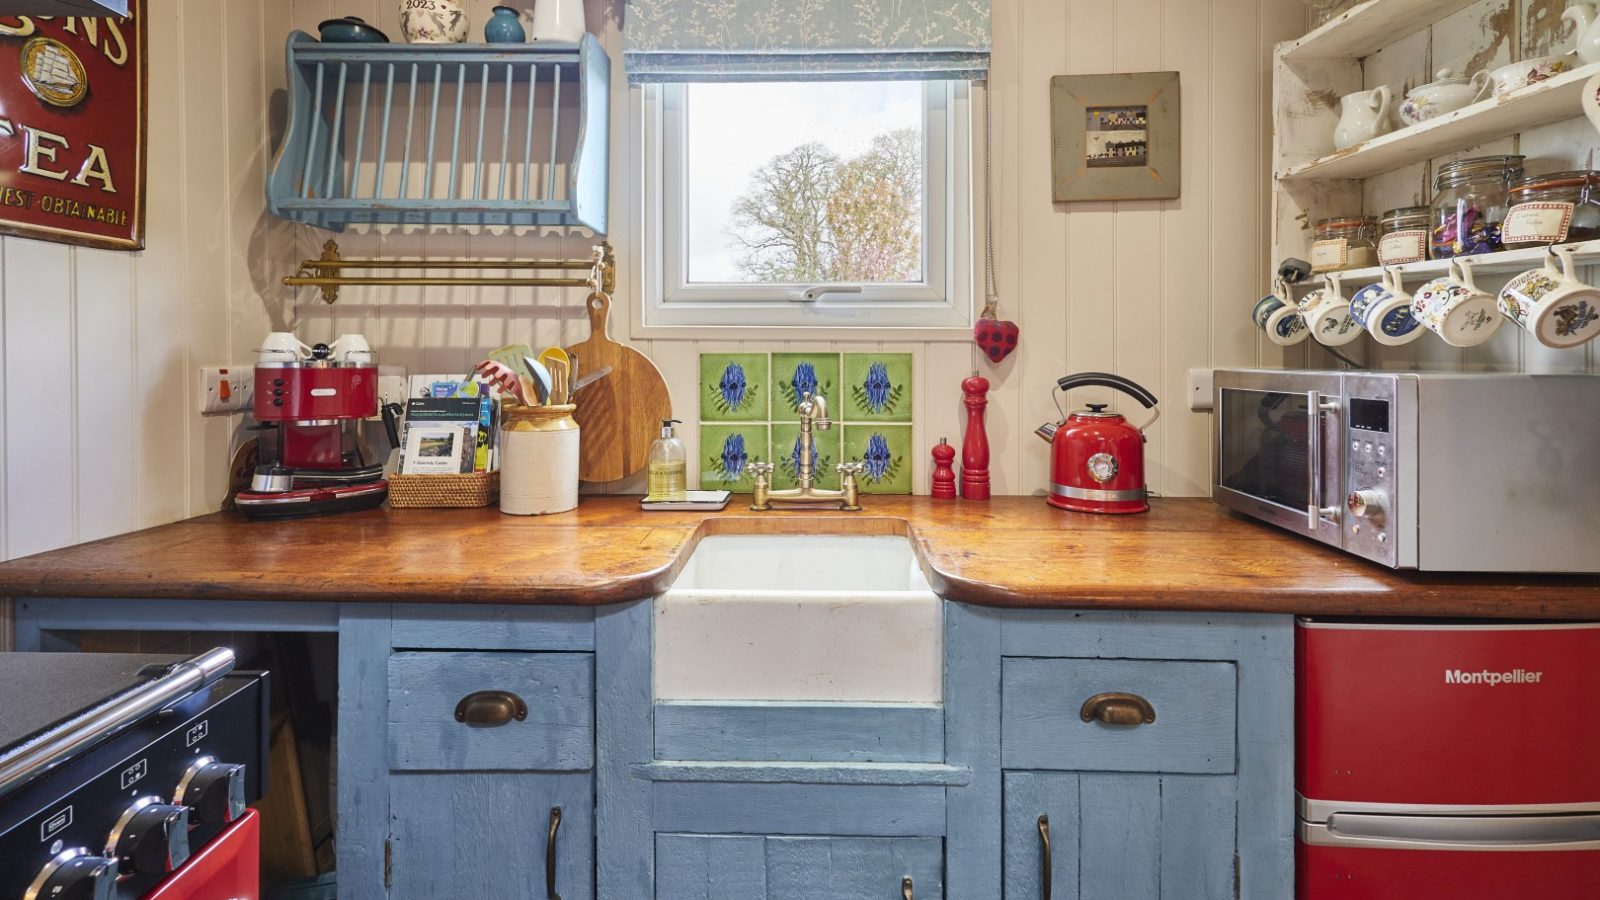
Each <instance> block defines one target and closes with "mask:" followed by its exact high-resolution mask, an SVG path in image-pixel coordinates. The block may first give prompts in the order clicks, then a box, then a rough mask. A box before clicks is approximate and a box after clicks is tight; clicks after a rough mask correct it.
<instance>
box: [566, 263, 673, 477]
mask: <svg viewBox="0 0 1600 900" xmlns="http://www.w3.org/2000/svg"><path fill="white" fill-rule="evenodd" d="M587 304H588V307H589V330H590V333H589V339H588V340H586V341H584V342H582V343H579V344H573V345H572V346H570V347H568V348H567V352H568V353H575V354H578V355H579V356H581V357H582V358H583V367H584V368H585V369H588V370H590V371H599V370H600V369H602V368H605V367H606V366H610V367H611V374H610V375H608V376H606V377H605V378H602V379H600V380H599V381H596V382H594V383H593V384H590V385H588V386H587V387H586V388H585V389H584V392H583V397H582V398H580V402H579V403H578V409H577V411H576V412H574V413H573V414H572V416H573V418H575V419H577V420H578V425H579V426H580V427H581V428H582V429H583V430H582V432H581V434H580V438H579V450H578V477H579V478H581V479H583V480H584V481H616V480H617V479H619V478H626V477H628V476H629V475H632V474H633V473H634V472H637V471H639V470H640V469H642V468H644V466H645V463H646V462H647V461H648V460H649V455H650V443H651V442H652V441H654V440H655V439H656V438H657V437H658V436H659V435H660V434H661V420H662V419H670V418H672V397H671V396H670V395H669V394H668V393H667V382H666V381H665V380H664V379H662V377H661V373H660V372H659V371H657V369H656V367H655V364H654V363H652V362H651V361H650V360H649V358H647V357H646V356H645V355H644V354H643V353H640V352H639V351H637V350H635V349H633V348H632V347H625V346H623V345H622V344H619V343H617V342H616V341H613V340H612V339H611V336H610V335H609V334H607V333H606V320H607V317H608V315H609V314H610V311H611V298H610V297H609V296H607V295H606V294H603V293H601V292H599V291H596V292H594V293H592V294H590V295H589V299H588V301H587Z"/></svg>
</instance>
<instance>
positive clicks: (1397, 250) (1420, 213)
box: [1378, 206, 1433, 266]
mask: <svg viewBox="0 0 1600 900" xmlns="http://www.w3.org/2000/svg"><path fill="white" fill-rule="evenodd" d="M1432 224H1433V207H1431V206H1402V207H1400V208H1399V209H1391V210H1389V211H1388V212H1386V213H1384V214H1383V215H1381V216H1379V217H1378V262H1379V263H1380V264H1381V265H1385V266H1398V265H1400V264H1401V263H1414V262H1422V261H1423V260H1425V259H1427V258H1428V226H1430V225H1432Z"/></svg>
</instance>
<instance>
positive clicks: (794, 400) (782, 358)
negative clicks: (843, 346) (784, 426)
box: [772, 353, 842, 422]
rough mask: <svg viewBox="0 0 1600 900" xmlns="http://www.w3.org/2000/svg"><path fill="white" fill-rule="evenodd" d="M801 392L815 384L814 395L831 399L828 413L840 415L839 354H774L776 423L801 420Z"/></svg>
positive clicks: (774, 418)
mask: <svg viewBox="0 0 1600 900" xmlns="http://www.w3.org/2000/svg"><path fill="white" fill-rule="evenodd" d="M797 379H798V380H799V382H800V384H801V388H800V391H802V392H803V391H804V389H805V386H806V385H808V384H809V385H811V386H812V390H813V392H814V393H820V394H821V395H822V396H824V397H826V398H827V399H828V412H829V414H830V415H832V416H837V415H838V412H837V411H838V410H839V409H841V408H842V406H841V405H840V401H839V354H837V353H774V354H772V420H773V421H774V422H798V421H800V413H799V405H800V396H799V393H797V391H796V388H795V384H796V380H797Z"/></svg>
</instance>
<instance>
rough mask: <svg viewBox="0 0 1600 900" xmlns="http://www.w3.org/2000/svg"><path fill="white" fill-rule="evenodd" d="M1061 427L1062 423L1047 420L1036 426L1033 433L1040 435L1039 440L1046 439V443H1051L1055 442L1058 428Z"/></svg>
mask: <svg viewBox="0 0 1600 900" xmlns="http://www.w3.org/2000/svg"><path fill="white" fill-rule="evenodd" d="M1060 427H1061V425H1060V423H1057V422H1046V423H1044V424H1043V425H1040V426H1039V427H1038V428H1035V429H1034V430H1033V433H1034V434H1037V435H1038V436H1039V440H1041V441H1044V442H1045V443H1046V444H1050V443H1054V442H1055V439H1056V429H1057V428H1060Z"/></svg>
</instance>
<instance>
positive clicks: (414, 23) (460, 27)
mask: <svg viewBox="0 0 1600 900" xmlns="http://www.w3.org/2000/svg"><path fill="white" fill-rule="evenodd" d="M468 24H469V23H468V22H467V11H466V10H465V9H464V8H462V5H461V0H400V30H401V31H403V32H404V33H405V36H406V40H407V41H409V42H410V43H413V44H460V43H463V42H465V41H466V39H467V27H468Z"/></svg>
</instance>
